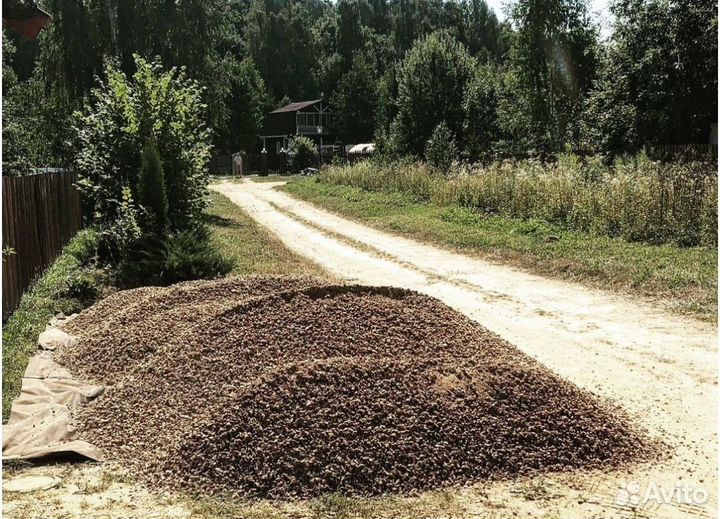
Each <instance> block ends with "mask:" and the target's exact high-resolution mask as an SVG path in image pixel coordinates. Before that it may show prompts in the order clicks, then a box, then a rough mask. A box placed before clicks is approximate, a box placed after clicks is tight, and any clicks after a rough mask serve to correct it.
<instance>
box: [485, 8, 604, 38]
mask: <svg viewBox="0 0 720 519" xmlns="http://www.w3.org/2000/svg"><path fill="white" fill-rule="evenodd" d="M485 1H486V2H487V4H488V5H489V6H490V7H492V8H493V9H494V10H495V13H496V14H497V17H498V19H500V20H504V19H505V11H504V9H505V6H506V5H507V4H508V0H485ZM609 6H610V0H591V1H590V12H592V13H597V15H598V17H599V18H598V20H599V21H600V32H601V34H602V35H603V36H608V35H609V33H610V21H611V18H610V9H609Z"/></svg>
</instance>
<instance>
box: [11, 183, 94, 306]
mask: <svg viewBox="0 0 720 519" xmlns="http://www.w3.org/2000/svg"><path fill="white" fill-rule="evenodd" d="M76 180H77V177H76V174H75V173H73V172H72V171H60V172H53V173H43V174H38V175H29V176H23V177H2V223H3V227H2V247H3V269H2V317H3V319H5V318H6V317H7V316H8V315H9V314H10V313H11V312H12V311H13V310H14V309H15V308H16V307H17V305H18V303H19V302H20V298H21V297H22V295H23V292H24V291H25V290H26V289H27V287H28V286H29V285H30V283H31V282H32V281H33V279H34V278H35V277H36V276H37V275H38V273H40V272H42V271H43V270H44V269H46V268H47V267H48V266H49V265H50V263H52V262H53V261H54V260H55V258H56V257H57V256H58V254H59V253H60V251H61V249H62V247H63V246H64V245H65V244H66V243H67V242H68V241H69V240H70V238H72V237H73V236H74V235H75V233H77V232H78V231H79V230H80V228H81V227H82V217H81V211H80V193H78V191H77V189H76V188H75V186H74V183H75V182H76Z"/></svg>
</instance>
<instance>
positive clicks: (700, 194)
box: [319, 154, 718, 246]
mask: <svg viewBox="0 0 720 519" xmlns="http://www.w3.org/2000/svg"><path fill="white" fill-rule="evenodd" d="M319 178H320V181H322V182H325V183H329V184H341V185H348V186H353V187H358V188H361V189H365V190H369V191H389V192H402V193H406V194H410V195H411V196H413V197H414V198H415V199H417V200H419V201H432V202H434V203H436V204H439V205H459V206H462V207H465V208H468V209H472V210H475V211H478V212H480V213H486V214H497V215H503V216H508V217H512V218H521V219H536V220H544V221H547V222H552V223H556V224H561V225H564V226H566V227H568V228H570V229H574V230H579V231H583V232H587V233H593V234H598V235H606V236H612V237H622V238H624V239H626V240H628V241H642V242H647V243H675V244H677V245H681V246H697V245H704V246H716V245H717V193H718V186H717V174H716V170H715V165H714V164H712V163H706V162H682V163H665V162H659V161H653V160H650V159H649V158H648V157H647V156H645V155H643V154H641V155H637V156H635V157H625V158H622V159H619V160H617V161H616V162H615V164H614V165H612V166H607V165H605V164H603V162H602V161H601V160H600V159H599V158H597V157H590V158H580V157H578V156H575V155H562V156H560V157H558V160H557V161H556V162H554V163H542V162H540V161H537V160H508V161H502V162H494V163H492V164H489V165H485V166H483V165H474V166H468V165H463V164H455V165H453V167H452V168H451V170H450V174H449V175H447V176H444V175H440V174H437V173H434V172H433V169H432V168H429V167H428V166H427V165H425V164H423V163H416V162H395V163H381V162H373V161H364V162H360V163H358V164H354V165H351V166H332V167H329V168H327V169H324V170H323V171H322V173H321V174H320V177H319Z"/></svg>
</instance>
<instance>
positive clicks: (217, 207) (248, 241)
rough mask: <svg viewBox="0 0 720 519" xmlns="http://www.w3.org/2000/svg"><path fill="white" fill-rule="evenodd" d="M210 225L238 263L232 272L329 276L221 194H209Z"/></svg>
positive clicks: (222, 248) (214, 238) (214, 239)
mask: <svg viewBox="0 0 720 519" xmlns="http://www.w3.org/2000/svg"><path fill="white" fill-rule="evenodd" d="M285 178H287V177H285ZM207 224H208V226H209V228H210V235H211V240H212V242H213V244H214V245H215V246H216V247H217V250H218V251H219V252H220V253H221V254H222V255H223V256H227V257H228V258H230V259H231V260H233V261H234V262H235V267H234V268H233V271H232V274H236V275H248V274H284V275H308V276H319V277H325V278H327V277H328V274H327V273H326V272H325V271H324V270H323V269H322V268H321V267H320V266H318V265H317V264H315V263H313V262H311V261H309V260H307V259H305V258H303V257H302V256H299V255H297V254H294V253H293V252H291V251H290V250H288V249H287V248H285V246H284V245H283V244H282V242H281V241H280V240H279V239H277V238H276V237H274V236H273V235H272V234H271V233H270V232H269V231H267V230H266V229H265V228H263V227H261V226H260V225H259V224H257V223H255V221H254V220H253V219H252V218H250V217H249V216H247V215H246V214H245V213H244V212H243V211H242V209H240V208H239V207H238V206H237V205H235V204H234V203H232V202H231V201H230V200H229V199H228V198H227V197H225V196H223V195H221V194H220V193H216V192H211V193H210V204H209V207H208V209H207Z"/></svg>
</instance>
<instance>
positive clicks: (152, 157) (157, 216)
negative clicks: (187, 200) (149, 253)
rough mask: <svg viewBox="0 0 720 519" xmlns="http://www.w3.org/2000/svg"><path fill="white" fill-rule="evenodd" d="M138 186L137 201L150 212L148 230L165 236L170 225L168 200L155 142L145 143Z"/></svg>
mask: <svg viewBox="0 0 720 519" xmlns="http://www.w3.org/2000/svg"><path fill="white" fill-rule="evenodd" d="M139 177H140V178H139V180H138V187H137V201H138V203H139V204H140V206H141V207H143V208H144V209H145V211H146V212H147V213H148V217H149V221H148V225H147V227H148V228H149V229H148V230H152V232H153V233H154V234H156V235H157V236H165V233H166V232H167V227H168V200H167V195H166V194H165V177H164V175H163V167H162V161H161V160H160V153H159V152H158V149H157V146H156V145H155V143H154V142H152V141H149V142H148V143H147V144H145V147H144V148H143V152H142V163H141V165H140V175H139Z"/></svg>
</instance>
